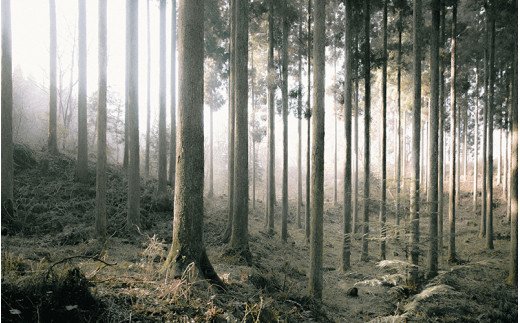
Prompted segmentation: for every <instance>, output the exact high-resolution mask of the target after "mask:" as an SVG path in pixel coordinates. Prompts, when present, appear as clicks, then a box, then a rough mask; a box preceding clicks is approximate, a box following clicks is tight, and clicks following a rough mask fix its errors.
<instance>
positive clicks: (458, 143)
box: [454, 65, 462, 210]
mask: <svg viewBox="0 0 520 323" xmlns="http://www.w3.org/2000/svg"><path fill="white" fill-rule="evenodd" d="M456 69H457V65H455V71H456ZM455 86H456V85H455ZM456 95H457V92H455V94H454V96H456ZM460 110H461V109H457V119H456V120H457V123H456V124H455V131H456V132H455V135H456V137H455V138H456V139H455V140H456V141H455V154H456V164H455V167H457V170H456V174H457V176H456V182H455V208H456V210H458V206H459V205H460V177H461V174H462V172H461V171H460V170H461V167H460V160H461V158H462V157H461V155H462V149H461V148H462V145H461V131H460V128H461V111H460Z"/></svg>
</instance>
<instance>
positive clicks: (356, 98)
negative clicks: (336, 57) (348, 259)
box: [352, 35, 360, 234]
mask: <svg viewBox="0 0 520 323" xmlns="http://www.w3.org/2000/svg"><path fill="white" fill-rule="evenodd" d="M354 37H355V40H354V47H355V56H356V57H358V54H359V53H358V37H357V35H356V36H354ZM358 68H359V63H358V61H357V60H356V61H355V64H354V73H355V79H356V81H355V84H354V85H355V88H354V134H353V136H354V151H355V153H356V159H355V160H354V185H353V188H352V191H353V192H354V200H353V205H352V233H353V234H354V233H356V232H358V193H359V192H358V183H359V167H358V166H359V164H358V161H359V159H360V156H359V145H358V143H359V73H358Z"/></svg>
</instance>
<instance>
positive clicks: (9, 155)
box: [1, 0, 52, 221]
mask: <svg viewBox="0 0 520 323" xmlns="http://www.w3.org/2000/svg"><path fill="white" fill-rule="evenodd" d="M51 16H52V13H51ZM51 33H52V32H51ZM49 143H50V142H49ZM49 148H50V147H49ZM1 183H2V184H1V186H2V218H3V219H4V221H6V220H7V217H8V216H13V215H14V214H13V202H14V201H13V59H12V41H11V0H2V180H1ZM4 212H5V213H4Z"/></svg>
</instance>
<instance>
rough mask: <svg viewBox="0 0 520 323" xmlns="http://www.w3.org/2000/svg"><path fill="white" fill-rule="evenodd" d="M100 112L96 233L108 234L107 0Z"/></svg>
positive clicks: (102, 14) (102, 11)
mask: <svg viewBox="0 0 520 323" xmlns="http://www.w3.org/2000/svg"><path fill="white" fill-rule="evenodd" d="M98 10H99V27H98V41H99V47H98V48H99V49H98V64H99V73H98V96H99V98H98V112H97V162H96V234H97V236H98V237H99V238H100V239H101V240H104V239H105V238H106V235H107V205H106V204H107V177H106V176H107V175H106V163H107V57H108V56H107V0H99V9H98Z"/></svg>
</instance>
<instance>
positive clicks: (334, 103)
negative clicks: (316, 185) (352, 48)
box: [332, 43, 338, 206]
mask: <svg viewBox="0 0 520 323" xmlns="http://www.w3.org/2000/svg"><path fill="white" fill-rule="evenodd" d="M332 46H333V48H334V49H333V51H334V53H333V55H334V63H333V65H334V74H333V76H332V79H333V81H332V82H333V83H334V86H335V85H336V61H337V57H336V44H335V43H334V44H333V45H332ZM333 107H334V109H333V110H334V206H336V205H338V108H337V106H336V98H334V99H333Z"/></svg>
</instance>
